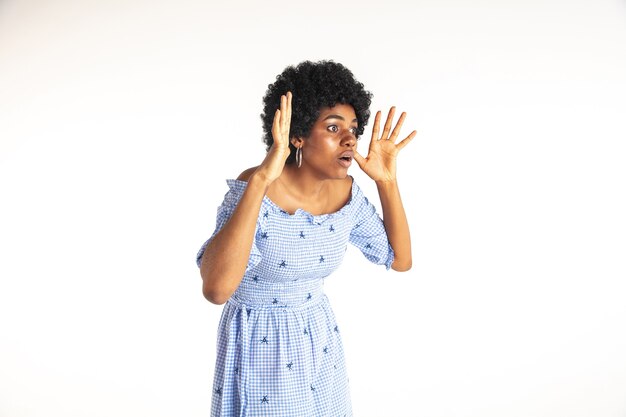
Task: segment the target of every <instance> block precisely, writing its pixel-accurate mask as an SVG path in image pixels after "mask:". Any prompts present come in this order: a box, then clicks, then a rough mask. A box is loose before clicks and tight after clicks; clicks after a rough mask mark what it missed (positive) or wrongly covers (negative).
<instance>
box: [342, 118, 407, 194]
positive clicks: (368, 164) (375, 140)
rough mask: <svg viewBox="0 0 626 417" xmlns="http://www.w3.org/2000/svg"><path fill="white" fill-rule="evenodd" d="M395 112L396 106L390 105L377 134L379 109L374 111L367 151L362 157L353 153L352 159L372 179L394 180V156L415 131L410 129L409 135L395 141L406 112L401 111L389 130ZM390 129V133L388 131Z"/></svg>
mask: <svg viewBox="0 0 626 417" xmlns="http://www.w3.org/2000/svg"><path fill="white" fill-rule="evenodd" d="M395 112H396V108H395V107H392V108H391V109H390V110H389V114H388V115H387V121H386V122H385V126H384V128H383V132H382V134H381V135H380V137H379V136H378V131H379V129H380V117H381V114H380V111H378V112H376V118H375V119H374V127H373V129H372V139H371V141H370V147H369V151H368V153H367V156H366V157H365V158H364V157H363V156H361V155H360V154H359V153H358V152H355V153H354V160H355V161H356V162H357V164H359V167H360V168H361V169H362V170H363V172H365V173H366V174H367V175H368V176H369V177H370V178H371V179H373V180H374V181H383V182H384V181H395V179H396V157H397V155H398V152H400V150H401V149H402V148H404V147H405V146H406V145H408V144H409V142H410V141H411V140H413V138H414V137H415V135H416V134H417V132H416V131H415V130H414V131H412V132H411V133H410V134H409V136H407V137H406V138H404V139H403V140H402V141H400V142H398V143H396V140H397V138H398V135H399V134H400V129H401V128H402V124H403V123H404V119H405V118H406V113H405V112H403V113H402V114H401V115H400V119H398V122H397V123H396V126H395V127H394V128H393V130H391V125H392V122H393V116H394V114H395ZM390 131H391V133H389V132H390Z"/></svg>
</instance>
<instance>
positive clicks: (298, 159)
mask: <svg viewBox="0 0 626 417" xmlns="http://www.w3.org/2000/svg"><path fill="white" fill-rule="evenodd" d="M296 165H298V168H300V167H301V166H302V146H300V147H299V148H298V149H296Z"/></svg>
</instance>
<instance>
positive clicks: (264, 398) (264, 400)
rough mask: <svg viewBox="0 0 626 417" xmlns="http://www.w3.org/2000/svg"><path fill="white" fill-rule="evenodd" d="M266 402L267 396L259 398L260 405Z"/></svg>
mask: <svg viewBox="0 0 626 417" xmlns="http://www.w3.org/2000/svg"><path fill="white" fill-rule="evenodd" d="M268 402H269V400H268V399H267V395H264V396H263V398H261V404H267V403H268Z"/></svg>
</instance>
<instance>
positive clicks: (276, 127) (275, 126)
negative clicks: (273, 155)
mask: <svg viewBox="0 0 626 417" xmlns="http://www.w3.org/2000/svg"><path fill="white" fill-rule="evenodd" d="M281 136H282V135H281V133H280V110H279V109H276V112H275V113H274V121H273V122H272V137H273V138H274V142H278V141H280V139H281Z"/></svg>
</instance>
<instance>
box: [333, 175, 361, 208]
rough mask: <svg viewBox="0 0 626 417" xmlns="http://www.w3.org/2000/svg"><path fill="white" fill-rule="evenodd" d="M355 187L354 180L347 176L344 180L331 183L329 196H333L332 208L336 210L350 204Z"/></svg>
mask: <svg viewBox="0 0 626 417" xmlns="http://www.w3.org/2000/svg"><path fill="white" fill-rule="evenodd" d="M353 187H356V184H355V183H354V179H353V178H352V177H351V176H347V177H346V178H344V179H341V180H336V181H333V182H332V183H331V185H330V189H329V191H330V195H331V196H333V200H334V202H333V204H332V205H333V208H334V209H336V210H338V209H339V208H341V207H343V206H345V205H346V204H348V203H350V201H351V200H352V199H353V195H352V194H353V192H354V191H355V189H354V188H353Z"/></svg>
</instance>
